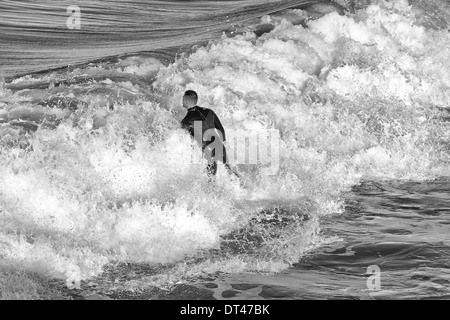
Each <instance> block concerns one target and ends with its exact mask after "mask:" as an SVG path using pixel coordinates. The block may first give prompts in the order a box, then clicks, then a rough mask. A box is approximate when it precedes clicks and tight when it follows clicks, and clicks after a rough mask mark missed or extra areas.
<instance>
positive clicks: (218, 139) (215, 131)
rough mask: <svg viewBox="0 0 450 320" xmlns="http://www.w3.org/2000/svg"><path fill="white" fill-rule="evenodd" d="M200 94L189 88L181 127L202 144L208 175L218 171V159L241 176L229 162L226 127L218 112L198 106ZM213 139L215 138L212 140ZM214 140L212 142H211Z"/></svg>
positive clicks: (184, 97)
mask: <svg viewBox="0 0 450 320" xmlns="http://www.w3.org/2000/svg"><path fill="white" fill-rule="evenodd" d="M197 101H198V96H197V93H196V92H195V91H193V90H187V91H186V92H185V93H184V96H183V108H185V109H187V114H186V116H185V117H184V119H183V120H181V127H182V128H183V129H186V130H187V131H188V132H189V133H190V134H191V136H192V137H193V138H194V139H195V140H197V142H198V143H200V144H201V146H202V151H203V155H204V156H205V158H206V159H207V160H208V165H207V167H206V173H207V174H208V176H211V175H215V174H216V172H217V160H220V161H222V163H223V164H224V165H225V167H226V168H227V170H228V171H229V172H230V173H233V174H234V175H236V176H237V177H239V178H240V176H239V174H238V173H237V172H236V171H235V170H233V169H232V168H231V167H230V166H229V165H228V163H227V152H226V148H225V144H224V143H225V139H226V138H225V129H224V128H223V126H222V123H221V122H220V120H219V117H218V116H217V114H216V113H215V112H214V111H213V110H211V109H208V108H202V107H199V106H197ZM212 139H213V140H212ZM211 141H212V142H211Z"/></svg>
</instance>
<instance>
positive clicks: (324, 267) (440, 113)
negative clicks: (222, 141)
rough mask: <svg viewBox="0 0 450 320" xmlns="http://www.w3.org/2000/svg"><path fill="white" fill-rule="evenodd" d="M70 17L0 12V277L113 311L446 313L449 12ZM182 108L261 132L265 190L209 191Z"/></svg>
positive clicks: (332, 8)
mask: <svg viewBox="0 0 450 320" xmlns="http://www.w3.org/2000/svg"><path fill="white" fill-rule="evenodd" d="M70 5H71V3H70V2H68V1H40V2H39V3H37V2H34V1H2V2H1V3H0V43H1V45H0V72H1V74H2V83H1V85H0V221H1V223H0V258H1V260H0V271H1V272H2V273H8V272H9V271H8V270H20V271H23V272H25V273H29V274H38V275H40V276H42V277H47V278H48V279H54V281H55V285H63V286H67V288H70V289H71V292H75V293H77V292H78V293H79V292H87V291H89V292H91V293H92V292H97V293H99V294H101V295H104V296H109V297H113V298H121V297H122V298H123V297H130V296H136V295H137V296H138V297H141V298H149V297H150V298H192V297H194V298H198V297H200V298H214V299H430V298H431V299H433V298H441V299H448V298H449V297H450V273H449V271H448V270H449V261H450V260H449V252H450V243H449V240H448V239H449V237H448V234H449V231H450V215H449V214H450V200H449V199H450V197H449V196H450V187H449V182H450V180H449V177H450V157H449V154H450V149H449V146H450V144H449V141H450V140H449V139H450V121H449V120H450V114H449V109H448V108H449V105H450V61H449V59H448V57H449V55H450V32H449V26H448V24H447V23H448V21H449V17H450V4H449V3H448V1H444V0H439V1H438V0H433V1H421V0H414V1H410V2H408V1H406V0H401V1H394V2H392V1H381V0H378V1H375V0H374V1H356V2H355V1H347V2H344V1H341V2H340V3H339V4H332V3H330V2H324V1H322V2H319V1H256V0H252V1H247V0H243V1H189V2H185V1H137V0H136V1H126V2H125V1H119V0H117V1H107V2H105V1H102V2H100V1H79V2H78V5H79V7H80V9H81V13H80V21H81V24H80V29H68V28H67V25H66V22H67V19H68V18H69V17H70V14H67V11H66V9H67V7H68V6H70ZM187 89H193V90H196V91H197V92H198V94H199V97H200V100H199V104H200V105H201V106H203V107H209V108H212V109H213V110H215V111H216V113H217V114H218V115H219V117H220V119H221V121H222V123H223V125H224V127H225V129H226V130H227V132H233V131H239V132H241V133H243V134H244V135H248V136H252V135H254V134H265V133H266V132H267V130H276V131H277V132H279V134H280V141H279V163H278V166H277V168H278V171H277V172H276V173H275V174H271V175H268V174H265V171H264V169H265V168H266V167H267V165H266V164H264V163H256V164H239V165H237V169H238V170H239V172H240V174H241V175H242V177H243V182H244V183H240V182H239V181H238V180H237V179H236V178H235V177H234V176H230V175H229V174H228V173H227V171H226V170H225V169H224V168H223V166H222V165H219V171H218V176H217V178H216V179H215V180H212V181H211V180H210V179H208V177H207V176H206V175H205V173H204V170H203V169H204V163H197V162H195V161H192V159H193V158H192V157H193V154H198V153H199V152H200V150H199V149H198V147H197V146H196V145H195V143H193V142H192V141H191V139H190V137H189V136H188V135H187V133H186V132H184V131H183V130H181V129H180V128H179V122H180V120H181V119H182V118H183V117H184V115H185V110H183V109H182V107H181V97H182V95H183V93H184V91H185V90H187ZM374 270H375V273H373V271H374ZM186 288H190V289H186ZM156 289H158V290H160V291H151V290H156ZM139 292H141V293H142V295H141V296H139V294H138V293H139ZM148 292H153V294H148ZM155 292H157V293H155ZM161 292H164V293H165V294H162V293H161ZM144 293H145V294H144Z"/></svg>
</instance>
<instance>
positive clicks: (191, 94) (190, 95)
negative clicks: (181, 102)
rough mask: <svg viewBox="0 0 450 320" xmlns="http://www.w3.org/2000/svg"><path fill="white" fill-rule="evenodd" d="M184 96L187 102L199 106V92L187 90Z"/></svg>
mask: <svg viewBox="0 0 450 320" xmlns="http://www.w3.org/2000/svg"><path fill="white" fill-rule="evenodd" d="M184 96H185V97H186V98H187V100H188V101H189V102H191V103H193V104H197V101H198V96H197V92H195V91H194V90H187V91H186V92H185V93H184Z"/></svg>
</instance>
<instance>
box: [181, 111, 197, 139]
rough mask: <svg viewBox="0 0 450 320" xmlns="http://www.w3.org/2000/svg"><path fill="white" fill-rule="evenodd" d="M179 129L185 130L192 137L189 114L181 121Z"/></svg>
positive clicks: (192, 127)
mask: <svg viewBox="0 0 450 320" xmlns="http://www.w3.org/2000/svg"><path fill="white" fill-rule="evenodd" d="M181 128H183V129H185V130H187V131H188V132H189V133H190V135H191V136H194V121H192V119H191V117H190V116H189V113H188V114H187V115H186V116H185V117H184V118H183V120H181Z"/></svg>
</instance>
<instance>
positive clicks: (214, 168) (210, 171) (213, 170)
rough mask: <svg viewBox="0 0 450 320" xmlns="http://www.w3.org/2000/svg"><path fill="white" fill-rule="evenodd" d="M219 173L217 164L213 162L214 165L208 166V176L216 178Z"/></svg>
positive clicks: (209, 164)
mask: <svg viewBox="0 0 450 320" xmlns="http://www.w3.org/2000/svg"><path fill="white" fill-rule="evenodd" d="M216 173H217V162H215V161H214V162H212V163H208V165H207V166H206V174H207V175H208V176H211V175H213V176H215V175H216Z"/></svg>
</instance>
